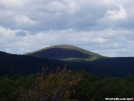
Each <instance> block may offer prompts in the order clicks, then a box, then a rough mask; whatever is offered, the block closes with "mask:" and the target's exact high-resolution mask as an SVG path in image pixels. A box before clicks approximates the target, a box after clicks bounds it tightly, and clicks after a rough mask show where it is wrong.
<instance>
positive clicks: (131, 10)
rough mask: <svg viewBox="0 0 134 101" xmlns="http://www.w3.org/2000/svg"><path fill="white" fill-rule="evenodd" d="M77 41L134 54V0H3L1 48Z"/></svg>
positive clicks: (113, 53) (104, 51) (112, 53)
mask: <svg viewBox="0 0 134 101" xmlns="http://www.w3.org/2000/svg"><path fill="white" fill-rule="evenodd" d="M60 44H69V45H74V46H77V47H80V48H83V49H86V50H89V51H92V52H95V53H98V54H100V55H103V56H109V57H133V56H134V51H133V50H134V0H99V1H98V0H0V51H4V52H8V53H12V54H24V53H27V52H31V51H35V50H38V49H41V48H45V47H49V46H52V45H60Z"/></svg>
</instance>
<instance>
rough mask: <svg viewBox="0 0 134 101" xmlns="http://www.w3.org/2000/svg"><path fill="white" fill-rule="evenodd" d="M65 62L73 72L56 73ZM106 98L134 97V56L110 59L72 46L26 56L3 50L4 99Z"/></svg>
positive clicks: (0, 91) (0, 80)
mask: <svg viewBox="0 0 134 101" xmlns="http://www.w3.org/2000/svg"><path fill="white" fill-rule="evenodd" d="M31 55H32V56H31ZM64 60H65V61H64ZM64 65H66V66H67V68H68V70H70V71H67V70H66V69H63V70H61V71H60V70H59V69H57V71H58V72H57V71H56V72H53V71H55V70H56V68H58V67H63V66H64ZM43 67H45V68H43ZM41 68H42V69H43V73H38V75H35V74H36V73H37V72H38V71H41ZM46 69H47V71H46ZM44 70H45V71H44ZM85 71H86V72H85ZM44 73H45V75H44ZM105 98H134V57H118V58H117V57H116V58H109V57H104V56H101V55H99V54H96V53H92V52H89V51H86V50H83V49H81V48H78V47H74V46H69V45H58V46H52V47H49V48H45V49H42V50H39V51H36V52H33V53H28V54H25V55H15V54H9V53H5V52H0V101H106V100H105ZM131 101H133V100H131Z"/></svg>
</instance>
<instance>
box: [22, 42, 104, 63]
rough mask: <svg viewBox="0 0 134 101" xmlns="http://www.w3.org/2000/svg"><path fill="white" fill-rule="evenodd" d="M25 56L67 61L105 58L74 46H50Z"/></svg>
mask: <svg viewBox="0 0 134 101" xmlns="http://www.w3.org/2000/svg"><path fill="white" fill-rule="evenodd" d="M24 55H30V56H35V57H41V58H47V59H56V60H65V61H71V60H73V61H82V60H85V61H91V60H96V59H99V58H103V56H101V55H99V54H97V53H93V52H90V51H87V50H84V49H82V48H79V47H76V46H72V45H55V46H50V47H47V48H43V49H40V50H37V51H34V52H29V53H26V54H24Z"/></svg>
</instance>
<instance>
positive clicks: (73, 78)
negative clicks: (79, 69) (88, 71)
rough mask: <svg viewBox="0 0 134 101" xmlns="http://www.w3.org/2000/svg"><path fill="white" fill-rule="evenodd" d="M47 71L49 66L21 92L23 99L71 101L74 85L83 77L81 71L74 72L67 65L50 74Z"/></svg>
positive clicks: (25, 100)
mask: <svg viewBox="0 0 134 101" xmlns="http://www.w3.org/2000/svg"><path fill="white" fill-rule="evenodd" d="M46 71H47V68H42V72H41V73H37V75H36V80H35V82H34V83H33V85H32V87H30V88H29V89H25V90H22V91H20V92H19V93H20V95H21V99H20V100H21V101H70V95H71V94H73V93H75V90H74V89H73V87H74V85H76V84H77V83H78V82H79V81H80V80H81V79H82V75H81V73H72V72H71V71H69V70H67V68H66V66H64V68H63V69H62V70H60V68H57V70H56V72H54V73H49V74H48V75H45V72H46ZM72 101H76V100H75V99H73V100H72Z"/></svg>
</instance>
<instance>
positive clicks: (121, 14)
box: [105, 5, 128, 20]
mask: <svg viewBox="0 0 134 101" xmlns="http://www.w3.org/2000/svg"><path fill="white" fill-rule="evenodd" d="M127 16H128V15H127V12H126V10H125V8H124V7H122V6H121V5H120V6H119V10H108V11H107V13H106V14H105V17H106V18H107V19H109V20H125V19H126V18H127Z"/></svg>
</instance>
